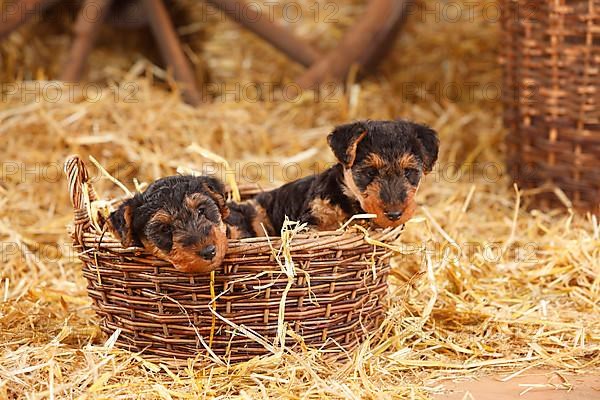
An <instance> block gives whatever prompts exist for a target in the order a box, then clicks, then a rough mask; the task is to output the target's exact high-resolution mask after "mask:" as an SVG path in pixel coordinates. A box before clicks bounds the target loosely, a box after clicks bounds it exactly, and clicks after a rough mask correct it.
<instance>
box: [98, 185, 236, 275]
mask: <svg viewBox="0 0 600 400" xmlns="http://www.w3.org/2000/svg"><path fill="white" fill-rule="evenodd" d="M228 214H229V209H228V208H227V205H226V202H225V195H224V187H223V184H222V183H221V182H220V181H218V180H216V179H214V178H210V177H206V176H201V177H193V176H170V177H166V178H162V179H159V180H157V181H156V182H154V183H152V184H151V185H150V186H149V187H148V189H147V190H146V191H145V192H144V193H138V194H136V195H135V196H134V197H133V198H131V199H129V200H127V201H125V202H124V203H123V204H121V206H120V207H119V209H118V210H117V211H115V212H113V213H112V214H111V215H110V218H109V225H110V228H111V230H112V231H113V233H115V235H116V236H117V237H118V238H119V239H120V240H121V242H122V243H123V245H124V246H126V247H130V246H139V247H142V246H143V247H145V248H146V249H147V250H149V251H151V252H152V253H153V254H154V255H156V256H157V257H159V258H162V259H165V260H167V261H169V262H171V263H172V264H173V265H174V266H175V268H177V269H178V270H180V271H182V272H196V273H202V272H210V271H212V270H213V269H215V268H216V267H217V266H218V265H219V264H220V263H221V262H222V261H223V257H224V256H225V252H226V251H227V237H226V227H225V224H224V222H223V220H224V219H225V218H226V217H227V215H228Z"/></svg>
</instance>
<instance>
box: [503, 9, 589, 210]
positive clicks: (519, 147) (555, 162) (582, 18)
mask: <svg viewBox="0 0 600 400" xmlns="http://www.w3.org/2000/svg"><path fill="white" fill-rule="evenodd" d="M502 15H503V18H502V21H503V24H502V25H503V30H504V34H503V35H502V37H503V38H504V43H503V45H502V49H503V50H502V51H503V62H504V109H505V114H504V121H505V125H506V127H507V128H508V131H509V134H508V139H507V143H508V150H509V156H508V165H509V169H510V170H511V173H512V175H513V177H514V178H515V180H516V181H517V182H518V183H519V184H520V185H521V186H523V187H526V188H531V187H536V188H538V187H539V188H542V190H540V191H539V195H538V196H539V197H538V198H539V200H540V203H541V205H542V206H548V205H554V204H556V201H557V200H558V199H559V197H557V196H556V194H555V192H556V191H555V190H554V189H555V188H556V187H558V188H560V189H562V191H563V192H564V193H565V194H566V195H567V196H568V197H569V199H570V200H571V201H572V203H573V205H574V206H575V207H578V208H583V209H587V210H593V211H595V212H598V211H600V0H542V1H538V2H532V1H527V0H518V1H515V0H503V14H502ZM544 188H545V189H547V190H544ZM553 192H554V193H553Z"/></svg>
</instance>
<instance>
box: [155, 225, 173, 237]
mask: <svg viewBox="0 0 600 400" xmlns="http://www.w3.org/2000/svg"><path fill="white" fill-rule="evenodd" d="M156 231H157V232H159V233H161V234H163V235H170V234H171V232H172V231H173V229H172V228H171V225H167V224H160V225H158V226H157V227H156Z"/></svg>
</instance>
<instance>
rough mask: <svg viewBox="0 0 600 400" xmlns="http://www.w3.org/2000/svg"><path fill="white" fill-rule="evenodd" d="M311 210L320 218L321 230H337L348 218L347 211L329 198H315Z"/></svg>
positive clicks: (319, 226)
mask: <svg viewBox="0 0 600 400" xmlns="http://www.w3.org/2000/svg"><path fill="white" fill-rule="evenodd" d="M310 211H311V213H312V215H313V216H315V217H316V218H317V219H318V220H319V223H318V225H317V227H318V228H319V230H335V229H337V228H339V227H340V225H341V224H342V223H343V222H344V221H345V220H346V219H348V216H347V215H346V213H345V212H344V211H343V210H342V209H341V208H340V207H339V206H334V205H332V204H331V202H330V201H329V200H328V199H314V200H313V201H312V202H311V204H310Z"/></svg>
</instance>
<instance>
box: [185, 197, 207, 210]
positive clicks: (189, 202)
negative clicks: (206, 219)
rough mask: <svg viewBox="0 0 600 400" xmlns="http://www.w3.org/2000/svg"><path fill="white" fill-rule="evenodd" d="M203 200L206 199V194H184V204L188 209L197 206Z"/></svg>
mask: <svg viewBox="0 0 600 400" xmlns="http://www.w3.org/2000/svg"><path fill="white" fill-rule="evenodd" d="M203 200H207V196H205V195H203V194H201V193H192V194H190V195H187V196H185V200H184V203H185V206H186V207H187V208H189V209H192V210H193V209H195V208H197V207H198V206H199V205H200V203H201V202H202V201H203Z"/></svg>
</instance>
